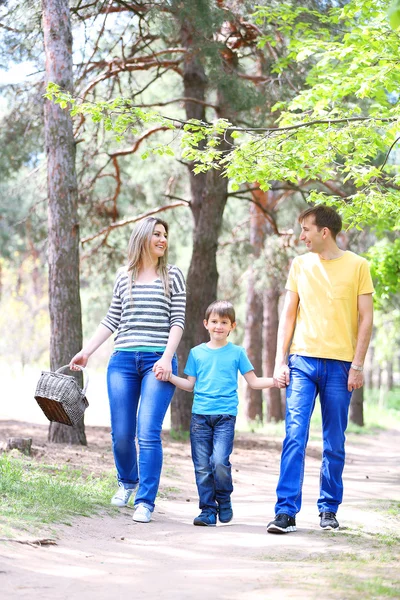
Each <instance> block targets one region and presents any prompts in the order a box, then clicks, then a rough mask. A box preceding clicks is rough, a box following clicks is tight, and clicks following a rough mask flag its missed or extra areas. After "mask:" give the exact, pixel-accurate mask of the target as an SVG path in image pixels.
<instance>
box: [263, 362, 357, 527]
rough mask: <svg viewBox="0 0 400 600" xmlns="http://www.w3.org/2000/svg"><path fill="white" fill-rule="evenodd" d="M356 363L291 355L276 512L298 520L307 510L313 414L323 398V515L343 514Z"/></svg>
mask: <svg viewBox="0 0 400 600" xmlns="http://www.w3.org/2000/svg"><path fill="white" fill-rule="evenodd" d="M350 365H351V363H350V362H346V361H341V360H331V359H323V358H310V357H308V356H299V355H297V354H292V355H290V356H289V368H290V383H289V385H288V387H287V392H286V437H285V440H284V442H283V448H282V457H281V471H280V477H279V482H278V487H277V490H276V492H277V497H278V501H277V503H276V505H275V514H280V513H286V514H288V515H290V516H292V517H294V516H295V515H296V513H298V512H299V510H300V508H301V492H302V486H303V477H304V461H305V455H306V446H307V442H308V432H309V428H310V420H311V415H312V413H313V410H314V406H315V399H316V397H317V394H319V399H320V403H321V412H322V436H323V452H322V465H321V473H320V496H319V499H318V503H317V505H318V510H319V512H334V513H336V512H337V509H338V507H339V504H340V503H341V502H342V497H343V481H342V473H343V468H344V461H345V452H344V443H345V435H344V434H345V431H346V428H347V419H348V413H349V405H350V399H351V392H349V391H348V389H347V380H348V376H349V370H350Z"/></svg>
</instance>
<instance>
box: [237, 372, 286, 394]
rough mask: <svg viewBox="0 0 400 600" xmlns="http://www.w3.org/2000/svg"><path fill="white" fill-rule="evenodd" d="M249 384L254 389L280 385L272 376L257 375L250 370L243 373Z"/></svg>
mask: <svg viewBox="0 0 400 600" xmlns="http://www.w3.org/2000/svg"><path fill="white" fill-rule="evenodd" d="M243 377H244V378H245V380H246V381H247V384H248V385H249V386H250V387H251V388H252V389H253V390H263V389H265V388H271V387H278V386H277V384H276V381H274V379H273V378H272V377H257V375H256V374H255V373H254V371H248V373H245V374H244V375H243Z"/></svg>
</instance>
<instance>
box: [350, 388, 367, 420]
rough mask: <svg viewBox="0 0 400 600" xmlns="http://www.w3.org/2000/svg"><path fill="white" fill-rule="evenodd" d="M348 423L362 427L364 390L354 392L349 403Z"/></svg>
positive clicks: (359, 389)
mask: <svg viewBox="0 0 400 600" xmlns="http://www.w3.org/2000/svg"><path fill="white" fill-rule="evenodd" d="M350 421H351V422H352V423H354V424H355V425H360V427H364V388H363V387H361V388H358V389H357V390H354V392H353V394H352V397H351V402H350Z"/></svg>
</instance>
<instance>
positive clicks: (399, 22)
mask: <svg viewBox="0 0 400 600" xmlns="http://www.w3.org/2000/svg"><path fill="white" fill-rule="evenodd" d="M388 16H389V22H390V26H391V28H392V29H394V30H396V29H398V28H399V27H400V2H399V0H393V1H392V4H391V5H390V7H389V10H388Z"/></svg>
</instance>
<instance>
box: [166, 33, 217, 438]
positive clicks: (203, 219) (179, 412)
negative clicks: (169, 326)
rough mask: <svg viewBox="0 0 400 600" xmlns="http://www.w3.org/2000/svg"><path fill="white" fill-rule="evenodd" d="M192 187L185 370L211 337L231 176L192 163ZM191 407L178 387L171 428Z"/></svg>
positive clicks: (186, 422)
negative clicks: (209, 321) (210, 313)
mask: <svg viewBox="0 0 400 600" xmlns="http://www.w3.org/2000/svg"><path fill="white" fill-rule="evenodd" d="M193 35H194V33H193V30H192V29H191V27H190V23H188V21H185V22H184V23H183V25H182V28H181V39H182V44H183V46H184V47H185V48H187V50H188V52H187V54H186V56H185V63H184V72H183V84H184V96H185V97H187V98H197V99H198V100H200V101H201V102H204V101H205V91H206V86H207V76H206V73H205V70H204V66H203V64H202V63H201V61H200V59H199V58H198V56H197V54H196V53H195V52H193V51H192V42H193ZM217 103H218V105H219V107H220V113H219V114H218V117H222V116H224V117H227V111H226V107H225V104H224V98H223V96H222V94H221V93H220V92H219V91H218V102H217ZM185 109H186V117H187V119H201V120H205V110H204V106H203V105H201V104H197V103H195V102H186V103H185ZM227 118H228V117H227ZM226 148H228V144H227V143H223V144H222V145H221V148H220V149H222V150H225V149H226ZM190 187H191V194H192V200H191V209H192V214H193V219H194V231H193V250H192V258H191V262H190V267H189V272H188V276H187V282H186V283H187V289H188V301H187V307H186V326H185V331H184V334H183V338H182V341H181V343H180V345H179V348H178V359H179V369H180V372H181V373H182V370H183V368H184V366H185V364H186V360H187V357H188V354H189V351H190V349H191V348H193V346H196V345H198V344H200V343H202V342H205V341H207V340H208V334H207V331H206V330H205V328H204V326H203V319H204V313H205V310H206V308H207V306H208V305H209V304H210V303H211V302H213V301H214V300H216V297H217V286H218V271H217V259H216V253H217V249H218V238H219V233H220V229H221V224H222V217H223V212H224V208H225V205H226V201H227V197H228V180H227V178H226V177H223V176H222V175H221V173H220V172H219V171H216V170H211V171H209V172H208V173H206V174H203V173H200V174H199V175H195V174H194V173H193V171H192V168H190ZM191 406H192V397H191V395H190V394H188V393H187V392H184V391H182V390H179V389H177V390H176V392H175V395H174V399H173V402H172V405H171V427H172V429H174V430H176V431H187V430H188V429H189V427H190V418H191Z"/></svg>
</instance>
